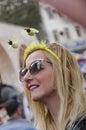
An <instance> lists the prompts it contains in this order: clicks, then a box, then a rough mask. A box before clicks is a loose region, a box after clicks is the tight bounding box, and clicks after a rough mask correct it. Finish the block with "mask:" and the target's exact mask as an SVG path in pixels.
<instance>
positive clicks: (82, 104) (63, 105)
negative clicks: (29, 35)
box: [20, 42, 86, 130]
mask: <svg viewBox="0 0 86 130" xmlns="http://www.w3.org/2000/svg"><path fill="white" fill-rule="evenodd" d="M20 80H21V81H24V82H25V93H26V96H27V99H28V102H29V105H30V108H31V110H32V111H33V113H34V120H35V125H36V126H37V128H38V130H86V93H85V90H84V88H83V87H82V86H83V75H82V73H81V71H80V68H79V66H78V64H77V61H76V60H75V58H74V56H72V54H71V53H70V52H69V51H68V50H67V49H65V48H64V47H62V46H61V45H59V44H56V43H53V44H50V45H47V44H46V45H45V43H44V42H41V44H36V43H32V44H31V45H29V46H28V47H27V48H26V50H25V52H24V68H23V69H22V70H21V71H20ZM83 121H84V122H85V124H84V126H83ZM79 125H80V128H81V129H78V127H79ZM75 128H76V129H75Z"/></svg>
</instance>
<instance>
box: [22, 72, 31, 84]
mask: <svg viewBox="0 0 86 130" xmlns="http://www.w3.org/2000/svg"><path fill="white" fill-rule="evenodd" d="M32 79H33V78H32V75H31V74H30V73H29V71H28V72H27V73H26V74H25V76H24V81H25V82H28V81H31V80H32Z"/></svg>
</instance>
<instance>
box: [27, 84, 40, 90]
mask: <svg viewBox="0 0 86 130" xmlns="http://www.w3.org/2000/svg"><path fill="white" fill-rule="evenodd" d="M38 87H39V85H30V86H29V87H27V88H28V89H29V90H30V91H32V90H34V89H36V88H38Z"/></svg>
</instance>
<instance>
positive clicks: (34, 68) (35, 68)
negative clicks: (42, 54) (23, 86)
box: [19, 59, 52, 82]
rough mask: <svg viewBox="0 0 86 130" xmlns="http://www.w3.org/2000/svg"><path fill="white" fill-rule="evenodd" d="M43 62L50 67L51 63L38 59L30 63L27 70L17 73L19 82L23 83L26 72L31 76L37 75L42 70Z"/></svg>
mask: <svg viewBox="0 0 86 130" xmlns="http://www.w3.org/2000/svg"><path fill="white" fill-rule="evenodd" d="M44 62H45V63H49V64H51V65H52V63H51V62H50V61H49V60H44V59H39V60H36V61H34V62H32V63H31V65H30V66H29V69H27V68H22V69H21V70H20V73H19V79H20V81H21V82H23V81H24V76H25V75H26V73H27V72H28V71H29V73H30V74H31V75H35V74H37V73H39V72H40V71H41V70H43V69H44Z"/></svg>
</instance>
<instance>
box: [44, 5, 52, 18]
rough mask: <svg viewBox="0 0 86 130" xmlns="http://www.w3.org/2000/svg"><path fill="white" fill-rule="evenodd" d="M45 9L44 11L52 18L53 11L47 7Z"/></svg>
mask: <svg viewBox="0 0 86 130" xmlns="http://www.w3.org/2000/svg"><path fill="white" fill-rule="evenodd" d="M45 10H46V12H47V14H48V17H49V18H50V19H52V18H54V13H53V11H52V10H51V9H50V8H49V7H47V8H45Z"/></svg>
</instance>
